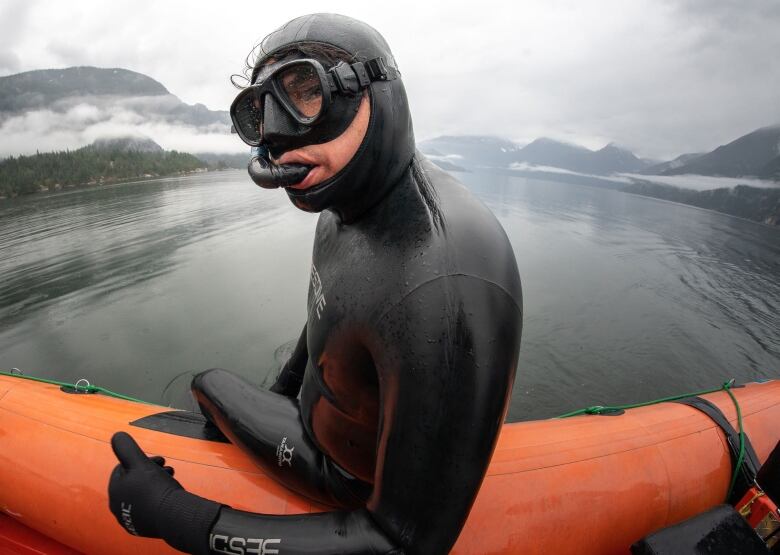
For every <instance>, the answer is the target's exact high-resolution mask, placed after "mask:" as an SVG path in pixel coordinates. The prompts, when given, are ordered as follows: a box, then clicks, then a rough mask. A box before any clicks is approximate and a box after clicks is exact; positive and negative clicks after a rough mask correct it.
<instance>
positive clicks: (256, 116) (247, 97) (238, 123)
mask: <svg viewBox="0 0 780 555" xmlns="http://www.w3.org/2000/svg"><path fill="white" fill-rule="evenodd" d="M260 111H261V110H260V100H259V99H258V98H257V96H256V95H255V93H254V91H252V90H247V91H245V94H244V95H243V96H242V97H241V98H239V99H238V100H237V101H236V104H235V111H234V114H233V125H235V127H236V131H237V132H238V134H239V135H240V136H241V138H243V139H244V140H246V141H249V142H251V143H257V142H259V141H260Z"/></svg>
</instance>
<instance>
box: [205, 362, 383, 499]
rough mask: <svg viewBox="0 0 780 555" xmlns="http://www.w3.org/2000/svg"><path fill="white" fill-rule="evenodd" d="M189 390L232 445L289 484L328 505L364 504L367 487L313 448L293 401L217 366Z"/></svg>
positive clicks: (295, 489)
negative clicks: (238, 447)
mask: <svg viewBox="0 0 780 555" xmlns="http://www.w3.org/2000/svg"><path fill="white" fill-rule="evenodd" d="M192 393H193V395H194V396H195V399H196V400H197V402H198V404H199V405H200V409H201V411H202V412H203V414H204V415H206V417H207V418H208V419H209V420H210V421H211V422H212V423H213V424H215V425H216V426H217V427H218V428H219V429H220V430H221V431H222V433H223V434H225V436H227V438H228V439H229V440H230V441H231V443H233V444H235V445H238V446H240V447H241V449H242V450H243V451H244V452H245V453H249V454H250V455H252V457H253V459H254V460H255V462H257V464H258V465H259V466H260V467H261V468H262V469H263V470H265V471H266V472H267V473H268V474H269V475H271V476H273V477H274V478H275V479H277V480H278V481H279V482H281V483H282V484H284V485H285V486H287V487H288V488H290V489H292V490H293V491H297V492H298V493H300V494H301V495H304V496H306V497H308V498H309V499H313V500H315V501H317V502H318V503H323V504H325V505H330V506H331V507H338V508H350V509H353V508H356V507H362V506H364V505H365V502H366V499H367V498H368V496H369V495H370V493H371V485H370V484H366V483H364V482H363V481H361V480H359V479H358V478H356V477H354V476H352V475H350V474H348V473H347V472H345V471H343V470H341V469H340V468H339V467H338V466H336V465H335V464H334V463H333V462H332V461H331V460H330V459H329V458H328V457H326V456H325V455H324V454H323V453H322V452H321V451H320V450H319V449H318V448H317V446H316V445H315V444H314V442H312V440H311V438H310V437H309V434H308V433H307V432H306V430H305V429H304V426H303V422H302V420H301V412H300V405H299V402H298V399H295V398H291V397H285V396H284V395H279V394H277V393H272V392H270V391H267V390H265V389H261V388H258V387H255V386H254V385H252V384H251V383H249V382H247V381H246V380H244V379H243V378H241V377H240V376H237V375H236V374H233V373H232V372H228V371H227V370H222V369H220V368H212V369H211V370H206V371H205V372H201V373H199V374H197V375H196V376H195V378H194V379H193V381H192Z"/></svg>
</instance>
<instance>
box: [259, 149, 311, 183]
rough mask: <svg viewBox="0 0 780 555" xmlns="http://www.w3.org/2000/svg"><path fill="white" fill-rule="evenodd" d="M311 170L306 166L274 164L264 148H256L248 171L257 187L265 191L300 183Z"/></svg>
mask: <svg viewBox="0 0 780 555" xmlns="http://www.w3.org/2000/svg"><path fill="white" fill-rule="evenodd" d="M311 168H312V166H307V165H304V164H278V165H277V164H274V163H272V162H271V160H270V159H269V158H268V151H267V150H266V149H265V148H264V147H254V148H252V159H251V160H249V166H248V167H247V170H248V171H249V177H251V178H252V181H254V182H255V184H256V185H258V186H260V187H262V188H264V189H276V188H278V187H289V186H290V185H295V184H296V183H300V182H301V181H303V180H304V178H305V177H306V176H307V175H308V173H309V171H310V170H311Z"/></svg>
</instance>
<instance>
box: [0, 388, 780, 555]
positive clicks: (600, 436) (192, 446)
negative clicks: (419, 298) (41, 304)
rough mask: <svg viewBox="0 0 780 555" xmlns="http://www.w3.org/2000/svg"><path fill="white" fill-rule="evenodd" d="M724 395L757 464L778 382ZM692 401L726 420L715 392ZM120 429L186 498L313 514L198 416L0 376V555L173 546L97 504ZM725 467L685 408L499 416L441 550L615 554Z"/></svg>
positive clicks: (129, 553)
mask: <svg viewBox="0 0 780 555" xmlns="http://www.w3.org/2000/svg"><path fill="white" fill-rule="evenodd" d="M732 391H733V393H734V395H735V396H736V398H737V399H738V401H739V405H740V407H741V410H742V416H743V424H744V430H745V432H746V433H747V434H748V436H749V438H750V441H751V442H752V444H753V447H754V449H755V451H756V454H757V455H758V458H759V460H760V461H761V462H763V461H764V460H766V458H767V456H768V455H769V453H770V452H771V450H772V449H773V448H774V447H775V445H776V444H777V442H778V440H779V439H780V425H778V422H780V381H772V382H766V383H761V384H748V385H747V386H745V387H739V388H735V389H733V390H732ZM705 398H707V399H708V400H709V401H711V402H712V403H714V404H715V405H717V406H718V407H719V408H720V410H721V411H722V412H723V413H724V414H725V416H726V417H727V418H728V419H729V420H730V421H731V422H732V424H733V425H734V426H736V425H737V418H736V411H735V405H734V403H733V402H732V400H731V399H730V398H729V396H728V394H727V393H726V392H717V393H713V394H709V395H706V396H705ZM118 430H125V431H127V432H130V433H131V434H132V435H133V436H134V437H135V438H136V439H137V441H138V443H139V444H140V445H141V447H142V448H143V449H144V450H145V451H146V452H147V453H149V454H151V455H162V456H164V457H165V458H166V459H167V460H168V461H169V464H172V465H173V466H174V467H175V468H176V478H177V479H178V480H179V481H180V482H181V483H182V484H183V485H184V486H185V487H186V488H187V489H188V490H189V491H191V492H193V493H196V494H199V495H202V496H204V497H207V498H211V499H214V500H218V501H220V502H223V503H226V504H229V505H232V506H233V507H235V508H238V509H244V510H248V511H255V512H261V513H271V514H292V513H302V512H312V511H320V510H323V509H324V508H323V507H318V506H315V505H313V504H312V503H311V502H309V501H307V500H306V499H303V498H301V497H299V496H297V495H296V494H294V493H292V492H290V491H288V490H286V489H285V488H283V487H282V486H280V485H279V484H277V483H276V482H274V481H273V480H271V479H270V478H269V477H267V476H265V475H264V474H263V473H262V472H261V471H260V470H259V469H258V468H257V467H256V466H255V465H254V464H253V463H252V461H251V460H250V459H249V458H248V457H246V456H245V455H243V454H242V453H241V452H240V451H239V450H238V449H237V448H235V447H233V446H232V445H230V444H228V443H223V442H219V441H213V440H209V439H204V438H199V437H198V436H199V433H202V426H201V421H199V420H198V417H197V415H193V414H192V413H187V412H183V411H176V412H172V411H170V409H168V408H165V407H159V406H153V405H146V404H141V403H136V402H132V401H127V400H122V399H116V398H112V397H109V396H105V395H100V394H69V393H66V392H63V391H62V390H61V388H60V387H59V386H57V385H51V384H45V383H38V382H34V381H29V380H24V379H20V378H16V377H8V376H3V375H0V555H5V554H11V553H13V554H20V553H21V554H25V555H27V554H30V555H32V554H36V555H39V554H42V553H50V554H57V555H63V554H74V553H95V554H105V553H114V554H126V555H138V554H139V553H153V554H156V553H175V551H173V550H172V549H171V548H169V547H168V546H167V545H166V544H165V543H163V542H162V541H160V540H152V539H144V538H138V537H134V536H130V535H128V534H127V533H126V532H125V531H124V530H123V529H122V528H121V527H120V526H119V525H118V524H117V522H116V521H115V519H114V517H113V516H112V515H111V513H110V512H109V511H108V501H107V492H106V489H107V482H108V476H109V473H110V471H111V469H112V468H113V467H114V465H115V464H116V459H115V458H114V455H113V453H112V452H111V447H110V445H109V439H110V437H111V435H112V434H113V433H114V432H116V431H118ZM188 436H194V437H188ZM731 475H732V463H731V457H730V452H729V448H728V446H727V443H726V440H725V437H724V434H723V432H722V431H721V428H720V427H719V426H717V425H716V424H715V423H714V422H713V420H711V419H710V417H708V416H707V415H706V414H704V413H702V412H699V411H698V410H696V409H695V408H692V407H689V406H686V405H681V404H677V403H662V404H657V405H652V406H646V407H641V408H636V409H631V410H627V411H625V412H624V413H623V414H620V415H615V416H601V415H588V416H577V417H574V418H567V419H561V420H543V421H535V422H520V423H516V424H507V425H505V426H504V427H503V430H502V432H501V435H500V438H499V441H498V446H497V448H496V451H495V453H494V455H493V459H492V462H491V464H490V467H489V469H488V472H487V476H486V478H485V481H484V482H483V484H482V488H481V490H480V492H479V495H478V497H477V500H476V503H475V504H474V507H473V509H472V511H471V514H470V516H469V518H468V521H467V523H466V525H465V527H464V528H463V531H462V532H461V534H460V537H459V539H458V542H457V544H456V545H455V548H454V549H453V553H457V554H465V553H524V554H550V553H555V554H558V555H565V554H569V553H571V554H575V553H576V554H578V555H579V554H582V553H592V554H597V555H598V554H604V555H607V554H625V553H628V552H629V546H630V545H631V543H633V542H635V541H636V540H638V539H640V538H642V537H643V536H645V535H647V534H648V533H650V532H652V531H655V530H658V529H660V528H663V527H665V526H667V525H670V524H673V523H676V522H679V521H681V520H683V519H686V518H688V517H690V516H692V515H694V514H697V513H699V512H701V511H704V510H706V509H708V508H710V507H712V506H714V505H716V504H718V503H721V502H723V500H724V498H725V496H726V492H727V489H728V486H729V482H730V479H731Z"/></svg>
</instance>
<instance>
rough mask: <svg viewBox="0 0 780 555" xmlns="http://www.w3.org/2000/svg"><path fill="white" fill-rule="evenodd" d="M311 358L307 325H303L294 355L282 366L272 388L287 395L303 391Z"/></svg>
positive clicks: (296, 394) (290, 395)
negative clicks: (305, 375) (304, 378)
mask: <svg viewBox="0 0 780 555" xmlns="http://www.w3.org/2000/svg"><path fill="white" fill-rule="evenodd" d="M308 360H309V350H308V348H307V347H306V326H305V325H304V326H303V331H302V332H301V336H300V337H299V338H298V343H297V344H296V345H295V350H293V353H292V355H291V356H290V358H289V360H288V361H287V362H286V363H285V365H284V366H283V367H282V371H281V372H279V376H278V377H277V378H276V382H275V383H274V385H272V386H271V388H270V390H271V391H273V392H274V393H279V394H280V395H285V396H286V397H297V396H298V393H299V392H300V391H301V384H302V383H303V376H304V374H305V373H306V363H307V362H308Z"/></svg>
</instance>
